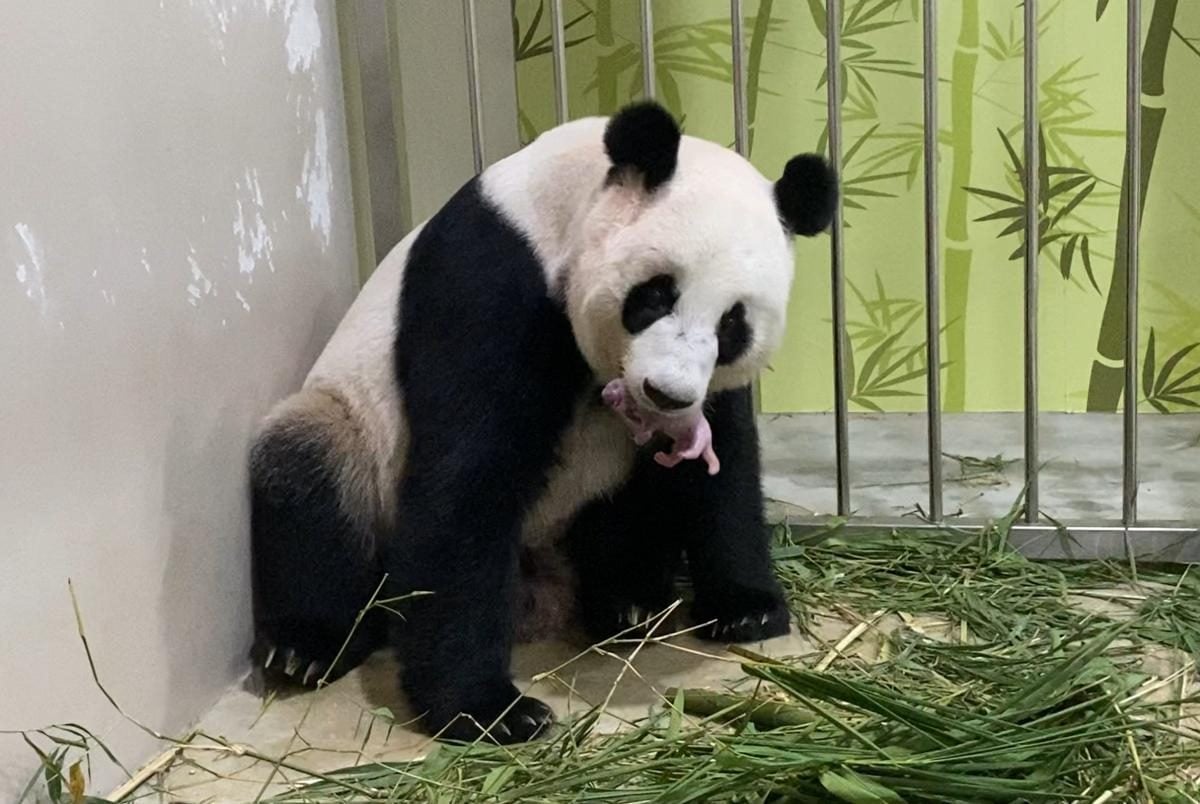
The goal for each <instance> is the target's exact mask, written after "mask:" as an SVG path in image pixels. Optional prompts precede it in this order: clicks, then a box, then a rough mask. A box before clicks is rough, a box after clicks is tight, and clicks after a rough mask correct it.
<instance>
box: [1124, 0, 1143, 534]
mask: <svg viewBox="0 0 1200 804" xmlns="http://www.w3.org/2000/svg"><path fill="white" fill-rule="evenodd" d="M1127 2H1128V12H1127V19H1126V31H1125V59H1126V63H1125V160H1126V165H1125V172H1126V176H1127V179H1126V182H1127V184H1128V187H1129V192H1128V194H1127V197H1128V199H1129V206H1128V208H1127V209H1126V220H1125V225H1126V227H1127V228H1128V230H1129V237H1128V238H1126V241H1125V242H1126V249H1127V251H1126V255H1127V260H1126V268H1125V271H1126V273H1125V394H1124V396H1125V400H1124V403H1125V404H1124V411H1123V412H1124V419H1123V424H1124V434H1125V437H1124V440H1123V444H1122V450H1121V463H1122V467H1123V469H1124V473H1123V477H1122V484H1121V485H1122V494H1121V523H1122V524H1123V525H1125V526H1126V527H1132V526H1134V525H1136V524H1137V493H1138V465H1137V463H1138V457H1137V446H1138V444H1137V436H1138V429H1137V425H1138V422H1137V403H1138V261H1139V254H1138V241H1139V237H1140V234H1141V222H1142V215H1141V208H1142V159H1141V157H1142V4H1141V2H1140V0H1127Z"/></svg>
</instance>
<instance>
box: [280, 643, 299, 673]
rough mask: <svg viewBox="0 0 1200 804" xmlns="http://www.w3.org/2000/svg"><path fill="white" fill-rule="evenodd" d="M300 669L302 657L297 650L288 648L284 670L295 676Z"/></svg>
mask: <svg viewBox="0 0 1200 804" xmlns="http://www.w3.org/2000/svg"><path fill="white" fill-rule="evenodd" d="M299 669H300V657H299V656H297V655H296V651H294V650H292V649H291V648H288V650H287V654H286V657H285V660H284V663H283V672H284V673H286V674H287V675H289V676H292V677H293V678H294V677H295V675H296V671H297V670H299Z"/></svg>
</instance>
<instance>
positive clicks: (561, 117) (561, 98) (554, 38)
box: [550, 0, 570, 126]
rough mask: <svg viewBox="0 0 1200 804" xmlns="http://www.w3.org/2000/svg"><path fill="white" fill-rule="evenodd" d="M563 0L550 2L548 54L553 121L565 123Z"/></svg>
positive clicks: (566, 115)
mask: <svg viewBox="0 0 1200 804" xmlns="http://www.w3.org/2000/svg"><path fill="white" fill-rule="evenodd" d="M562 4H563V0H550V53H551V57H552V58H553V60H554V119H555V120H557V121H558V124H559V125H560V126H561V125H562V124H563V123H565V122H567V118H568V117H569V116H570V111H569V109H568V108H567V41H566V40H567V31H566V28H564V27H563V16H562Z"/></svg>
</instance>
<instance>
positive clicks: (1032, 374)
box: [1023, 0, 1041, 523]
mask: <svg viewBox="0 0 1200 804" xmlns="http://www.w3.org/2000/svg"><path fill="white" fill-rule="evenodd" d="M1037 12H1038V7H1037V0H1025V16H1024V19H1025V58H1024V63H1025V73H1024V78H1025V89H1024V96H1025V111H1024V135H1025V137H1024V140H1025V149H1024V151H1025V165H1024V167H1025V170H1024V178H1023V180H1024V184H1025V403H1024V413H1025V486H1026V490H1025V521H1026V522H1028V523H1034V522H1037V521H1038V507H1039V506H1038V468H1039V464H1038V460H1039V459H1038V252H1039V251H1040V250H1041V216H1040V215H1039V214H1038V205H1039V198H1038V195H1039V193H1038V191H1039V189H1040V184H1039V182H1040V181H1041V176H1040V174H1041V171H1040V170H1039V167H1040V165H1041V151H1040V148H1039V146H1038V129H1039V125H1040V124H1039V121H1038V81H1037V78H1038V74H1037V73H1038V48H1037V45H1038V35H1037V24H1038V17H1037Z"/></svg>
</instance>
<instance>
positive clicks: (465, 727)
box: [386, 412, 553, 743]
mask: <svg viewBox="0 0 1200 804" xmlns="http://www.w3.org/2000/svg"><path fill="white" fill-rule="evenodd" d="M435 429H436V428H432V427H430V428H426V427H423V426H421V425H419V424H418V425H417V426H415V427H414V428H413V441H412V448H411V450H410V452H409V459H408V469H407V471H406V473H405V480H404V482H403V483H402V485H401V491H400V517H399V528H398V533H397V538H396V539H395V542H394V545H393V546H392V548H390V549H389V550H388V556H387V562H386V563H387V566H388V568H389V571H391V572H392V573H393V574H394V577H396V578H397V579H398V581H399V583H398V585H397V590H398V591H399V592H400V593H401V594H402V595H413V596H412V597H410V598H409V599H407V600H404V601H403V602H402V608H401V612H402V614H403V616H404V624H403V626H402V628H401V629H399V645H398V647H399V648H400V656H401V663H402V665H403V670H402V674H401V684H402V686H403V688H404V692H405V693H406V695H407V696H408V699H409V703H410V705H411V707H412V708H413V710H414V712H415V713H416V714H417V715H418V717H420V718H421V720H422V722H423V724H424V726H425V727H426V728H427V729H428V730H429V731H430V732H432V733H435V734H438V735H439V736H441V737H443V738H445V739H451V740H463V741H470V740H474V739H477V738H478V737H480V736H481V735H482V734H484V733H485V732H486V733H487V734H488V736H490V737H491V738H493V739H494V740H496V741H498V742H504V743H507V742H514V741H524V740H528V739H532V738H533V737H535V736H536V735H537V734H538V733H540V732H541V731H542V730H543V729H544V728H545V727H546V726H547V725H549V723H550V722H551V721H552V719H553V718H552V713H551V711H550V709H549V708H548V707H547V706H545V704H543V703H541V702H540V701H538V700H536V699H534V698H525V697H521V696H520V695H519V693H518V691H517V689H516V687H515V686H514V685H513V683H512V680H511V676H510V673H509V662H510V654H511V650H512V645H513V631H514V617H515V611H514V604H515V599H514V598H515V592H516V573H517V571H518V550H519V537H520V524H521V516H522V513H523V508H524V506H523V498H524V497H525V496H526V493H527V492H525V491H524V490H523V489H525V488H527V487H530V486H536V478H533V477H531V476H530V472H529V466H528V465H527V464H526V465H525V466H522V464H523V463H524V461H523V460H522V459H521V457H520V453H521V447H520V445H519V441H520V438H519V436H518V435H517V434H516V433H515V432H513V431H512V430H510V429H509V428H508V427H507V426H506V423H505V422H504V421H503V420H502V417H493V416H489V415H488V414H486V413H482V412H481V413H480V414H479V418H477V419H476V421H475V423H474V425H472V426H466V427H465V428H462V431H461V432H459V433H457V434H454V437H453V438H450V439H449V440H444V439H442V438H439V437H437V436H436V435H431V434H430V431H432V430H435ZM446 435H447V436H450V435H451V434H450V433H447V434H446ZM451 442H454V443H451Z"/></svg>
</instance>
